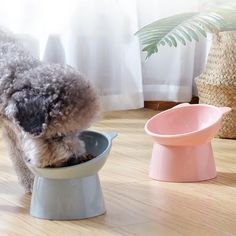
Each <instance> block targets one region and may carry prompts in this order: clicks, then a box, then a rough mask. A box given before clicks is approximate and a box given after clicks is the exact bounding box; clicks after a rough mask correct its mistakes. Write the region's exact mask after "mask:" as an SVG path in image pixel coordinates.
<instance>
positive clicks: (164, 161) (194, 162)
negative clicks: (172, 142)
mask: <svg viewBox="0 0 236 236" xmlns="http://www.w3.org/2000/svg"><path fill="white" fill-rule="evenodd" d="M216 175H217V173H216V167H215V161H214V156H213V151H212V147H211V143H206V144H200V145H196V146H165V145H160V144H157V143H154V145H153V151H152V158H151V164H150V170H149V176H150V177H151V178H153V179H155V180H160V181H168V182H196V181H203V180H208V179H212V178H215V177H216Z"/></svg>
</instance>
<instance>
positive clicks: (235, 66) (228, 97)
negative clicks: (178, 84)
mask: <svg viewBox="0 0 236 236" xmlns="http://www.w3.org/2000/svg"><path fill="white" fill-rule="evenodd" d="M195 81H196V84H197V89H198V96H199V102H200V103H205V104H210V105H214V106H219V107H220V106H228V107H231V108H232V111H231V112H229V113H227V114H226V115H224V117H223V124H222V127H221V129H220V130H219V132H218V136H219V137H221V138H236V32H221V33H219V34H218V35H214V37H213V43H212V47H211V50H210V53H209V56H208V61H207V65H206V68H205V70H204V72H203V73H202V74H201V75H200V76H199V77H197V78H196V79H195ZM209 115H210V114H209Z"/></svg>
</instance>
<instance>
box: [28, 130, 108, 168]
mask: <svg viewBox="0 0 236 236" xmlns="http://www.w3.org/2000/svg"><path fill="white" fill-rule="evenodd" d="M81 133H97V134H100V135H102V136H103V137H105V138H106V140H107V141H108V145H107V147H106V149H105V150H104V151H103V152H102V153H100V154H99V155H98V156H96V157H95V158H93V159H91V160H88V161H86V162H83V163H79V164H76V165H73V166H63V167H55V168H54V167H53V168H52V167H43V168H42V167H37V166H35V165H34V164H32V163H30V162H27V161H25V163H26V165H27V166H28V167H29V168H31V169H35V170H39V171H49V170H50V171H58V170H61V169H62V168H63V169H64V170H66V169H67V170H68V169H76V168H78V167H84V166H87V165H91V164H93V162H97V161H98V160H99V159H101V158H102V157H103V156H104V154H106V153H107V152H108V151H109V150H110V148H111V142H112V141H111V139H110V138H109V137H108V136H107V135H106V132H105V131H104V132H101V131H93V130H85V131H82V132H81Z"/></svg>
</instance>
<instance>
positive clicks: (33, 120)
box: [8, 96, 48, 136]
mask: <svg viewBox="0 0 236 236" xmlns="http://www.w3.org/2000/svg"><path fill="white" fill-rule="evenodd" d="M47 107H48V106H47V104H46V103H45V99H44V97H43V96H29V97H27V98H24V99H22V100H19V101H15V104H14V103H13V104H11V105H10V109H9V108H8V111H11V113H12V115H11V116H13V118H14V120H15V121H16V123H18V124H19V126H20V127H21V128H22V129H23V130H24V131H25V132H27V133H30V134H31V135H34V136H38V135H40V134H41V133H42V132H43V131H44V129H45V128H46V127H47V124H48V109H47ZM8 113H9V112H8Z"/></svg>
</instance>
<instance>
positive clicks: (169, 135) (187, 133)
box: [144, 104, 222, 138]
mask: <svg viewBox="0 0 236 236" xmlns="http://www.w3.org/2000/svg"><path fill="white" fill-rule="evenodd" d="M191 107H210V108H211V109H214V110H216V111H217V112H218V117H217V118H216V120H215V122H214V123H212V124H210V125H209V126H207V127H204V128H201V129H199V130H195V131H191V132H185V133H180V134H159V133H154V132H152V131H150V130H149V129H148V125H149V124H150V122H151V121H153V120H154V119H155V118H156V117H158V116H160V115H163V114H165V113H169V112H174V110H175V109H176V110H181V109H182V110H183V109H192V108H191ZM219 108H220V107H216V106H212V105H208V104H189V105H188V106H179V107H173V108H170V109H168V110H166V111H162V112H160V113H158V114H156V115H154V116H153V117H151V118H150V119H149V120H148V121H147V122H146V124H145V126H144V130H145V132H146V133H147V134H149V135H151V136H153V137H157V138H179V137H185V136H189V135H192V134H197V133H200V132H202V131H206V130H208V129H211V128H212V127H213V126H215V125H216V124H218V123H219V122H220V121H221V119H222V113H221V112H220V109H219Z"/></svg>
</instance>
